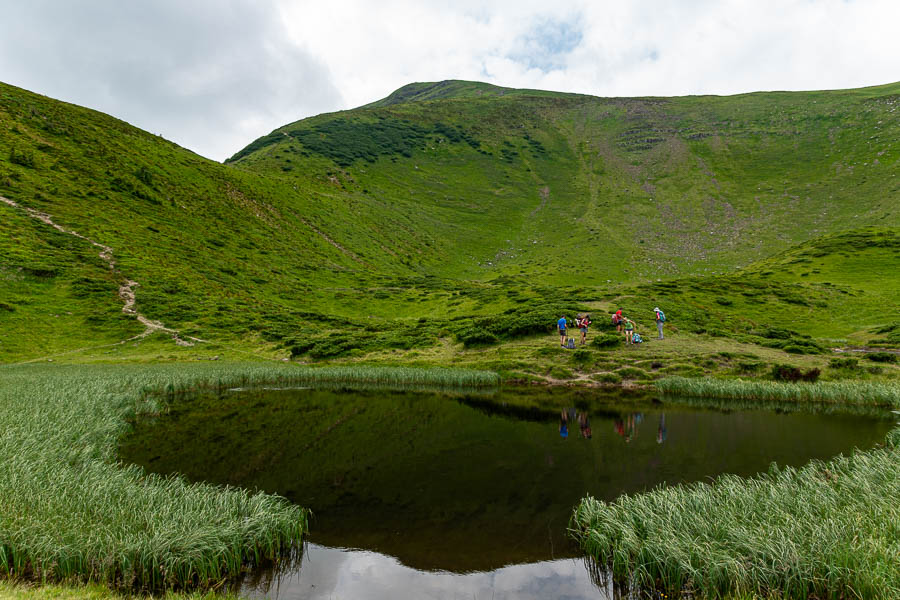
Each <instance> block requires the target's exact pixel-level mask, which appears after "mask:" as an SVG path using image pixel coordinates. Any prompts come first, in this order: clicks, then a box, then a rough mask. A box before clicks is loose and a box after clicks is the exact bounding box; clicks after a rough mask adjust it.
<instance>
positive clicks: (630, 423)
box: [613, 413, 644, 442]
mask: <svg viewBox="0 0 900 600" xmlns="http://www.w3.org/2000/svg"><path fill="white" fill-rule="evenodd" d="M643 420H644V415H643V413H631V414H630V415H628V417H626V418H625V420H624V421H623V420H622V419H616V420H615V423H614V424H613V429H615V432H616V433H618V434H619V435H621V436H622V437H623V438H625V441H626V442H630V441H631V439H632V438H633V437H634V436H635V435H636V434H637V426H638V425H640V424H641V422H642V421H643Z"/></svg>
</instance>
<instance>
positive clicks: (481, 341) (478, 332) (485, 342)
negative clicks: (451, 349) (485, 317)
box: [456, 327, 500, 348]
mask: <svg viewBox="0 0 900 600" xmlns="http://www.w3.org/2000/svg"><path fill="white" fill-rule="evenodd" d="M456 339H457V340H458V341H460V342H462V343H463V346H465V347H466V348H471V347H473V346H490V345H491V344H496V343H497V342H499V341H500V339H499V338H498V337H497V336H496V335H494V334H493V333H491V332H490V331H487V330H485V329H482V328H480V327H472V328H471V329H466V330H465V331H462V332H460V333H458V334H457V335H456Z"/></svg>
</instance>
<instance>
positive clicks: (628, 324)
mask: <svg viewBox="0 0 900 600" xmlns="http://www.w3.org/2000/svg"><path fill="white" fill-rule="evenodd" d="M622 320H623V321H625V343H626V344H632V343H634V342H632V341H631V340H632V339H633V336H634V321H632V320H631V319H629V318H628V317H622Z"/></svg>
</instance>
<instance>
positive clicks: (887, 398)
mask: <svg viewBox="0 0 900 600" xmlns="http://www.w3.org/2000/svg"><path fill="white" fill-rule="evenodd" d="M656 388H657V389H658V390H659V391H660V392H662V393H663V394H671V395H675V396H691V397H702V398H723V399H728V400H749V401H754V402H760V401H761V402H779V403H783V404H810V403H811V404H819V405H821V404H842V405H850V406H875V407H884V408H890V407H895V406H900V385H897V384H892V383H880V382H865V381H828V382H816V383H778V382H774V381H746V380H741V379H727V380H726V379H699V378H690V377H668V378H666V379H661V380H659V381H657V382H656Z"/></svg>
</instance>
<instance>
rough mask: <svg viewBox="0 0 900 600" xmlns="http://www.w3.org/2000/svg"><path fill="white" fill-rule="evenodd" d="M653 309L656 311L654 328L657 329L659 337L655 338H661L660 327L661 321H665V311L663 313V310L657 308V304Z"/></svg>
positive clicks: (661, 327) (661, 325)
mask: <svg viewBox="0 0 900 600" xmlns="http://www.w3.org/2000/svg"><path fill="white" fill-rule="evenodd" d="M653 311H654V312H655V313H656V329H657V331H659V337H658V338H657V339H660V340H661V339H663V332H662V329H663V323H665V322H666V315H665V313H663V311H661V310H659V307H658V306H657V307H656V308H654V309H653Z"/></svg>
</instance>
